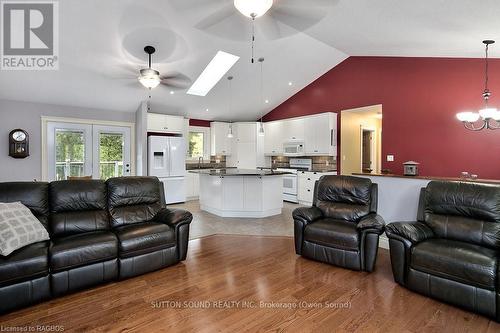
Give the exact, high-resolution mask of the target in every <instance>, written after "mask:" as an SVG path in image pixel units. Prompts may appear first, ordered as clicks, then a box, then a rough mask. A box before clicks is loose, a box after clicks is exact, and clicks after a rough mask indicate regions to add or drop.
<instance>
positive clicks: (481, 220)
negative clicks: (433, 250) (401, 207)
mask: <svg viewBox="0 0 500 333" xmlns="http://www.w3.org/2000/svg"><path fill="white" fill-rule="evenodd" d="M422 198H423V200H422V203H423V206H424V207H423V212H422V218H423V219H424V220H425V222H426V223H427V225H429V227H431V229H432V230H433V231H434V233H435V234H436V236H437V237H439V238H446V239H451V240H457V241H462V242H467V243H475V244H477V245H483V246H488V247H492V248H496V249H500V186H498V185H488V184H477V183H466V182H440V181H432V182H430V183H429V184H428V185H427V187H426V189H425V190H424V191H423V192H422Z"/></svg>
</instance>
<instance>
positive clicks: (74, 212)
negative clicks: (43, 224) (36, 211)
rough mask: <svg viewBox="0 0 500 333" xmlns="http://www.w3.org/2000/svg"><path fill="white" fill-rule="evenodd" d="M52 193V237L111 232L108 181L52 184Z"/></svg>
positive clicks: (76, 181) (50, 189) (58, 182)
mask: <svg viewBox="0 0 500 333" xmlns="http://www.w3.org/2000/svg"><path fill="white" fill-rule="evenodd" d="M49 193H50V213H51V214H50V230H51V234H52V235H55V236H59V237H61V236H69V235H74V234H79V233H84V232H90V231H104V230H109V229H110V226H109V217H108V213H107V197H106V184H105V183H104V181H102V180H63V181H57V182H52V183H50V186H49Z"/></svg>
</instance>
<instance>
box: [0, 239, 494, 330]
mask: <svg viewBox="0 0 500 333" xmlns="http://www.w3.org/2000/svg"><path fill="white" fill-rule="evenodd" d="M189 247H190V248H189V255H188V259H187V260H186V261H185V262H183V263H180V264H178V265H176V266H173V267H169V268H166V269H163V270H160V271H157V272H153V273H150V274H146V275H143V276H140V277H137V278H133V279H129V280H126V281H121V282H116V283H111V284H108V285H104V286H100V287H97V288H94V289H90V290H87V291H83V292H80V293H76V294H73V295H69V296H66V297H63V298H58V299H54V300H52V301H49V302H46V303H43V304H40V305H36V306H33V307H30V308H27V309H23V310H20V311H17V312H14V313H10V314H8V315H5V316H3V317H0V325H1V327H0V328H2V331H5V330H6V328H9V327H13V326H16V327H25V326H31V327H37V326H38V327H40V326H49V328H50V325H52V327H55V328H57V327H63V328H64V330H65V331H81V332H91V331H94V332H135V331H140V332H160V331H161V332H235V331H246V332H268V331H274V332H282V331H287V332H312V331H314V332H499V331H500V325H499V324H497V323H494V322H492V321H489V320H488V319H487V318H484V317H481V316H478V315H475V314H472V313H469V312H466V311H462V310H460V309H458V308H455V307H452V306H449V305H446V304H443V303H440V302H437V301H434V300H432V299H429V298H427V297H423V296H420V295H418V294H415V293H412V292H410V291H408V290H405V289H404V288H401V287H399V286H398V285H397V284H396V283H394V281H393V279H392V274H391V268H390V260H389V255H388V252H387V251H386V250H381V251H380V253H379V261H378V262H377V270H376V271H375V272H374V273H371V274H368V273H360V272H353V271H349V270H346V269H342V268H336V267H333V266H329V265H325V264H321V263H317V262H314V261H310V260H306V259H303V258H301V257H299V256H296V255H295V253H294V248H293V239H292V238H290V237H272V236H237V235H215V236H209V237H205V238H201V239H196V240H192V241H191V242H190V244H189ZM1 301H2V302H5V301H8V300H1ZM224 302H226V303H224ZM261 302H264V304H261ZM273 302H274V303H273ZM280 307H281V308H280ZM294 307H296V308H294ZM46 330H47V329H46Z"/></svg>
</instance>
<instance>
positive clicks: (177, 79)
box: [160, 72, 192, 89]
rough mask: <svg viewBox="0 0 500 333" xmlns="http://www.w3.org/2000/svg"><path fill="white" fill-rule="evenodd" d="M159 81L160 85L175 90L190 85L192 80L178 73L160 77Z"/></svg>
mask: <svg viewBox="0 0 500 333" xmlns="http://www.w3.org/2000/svg"><path fill="white" fill-rule="evenodd" d="M160 79H161V84H162V85H164V86H167V87H171V88H177V89H185V88H187V87H189V86H190V85H191V83H192V80H191V79H190V78H189V77H188V76H186V75H184V74H182V73H178V72H173V73H169V74H167V75H162V76H160Z"/></svg>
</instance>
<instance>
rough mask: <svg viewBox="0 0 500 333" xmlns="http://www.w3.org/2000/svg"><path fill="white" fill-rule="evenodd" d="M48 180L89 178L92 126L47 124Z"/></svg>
mask: <svg viewBox="0 0 500 333" xmlns="http://www.w3.org/2000/svg"><path fill="white" fill-rule="evenodd" d="M47 163H48V167H47V172H48V174H47V176H48V180H50V181H53V180H66V179H68V177H89V176H93V173H92V125H87V124H74V123H58V122H48V123H47Z"/></svg>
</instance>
